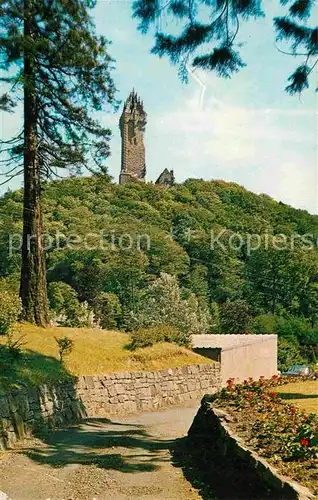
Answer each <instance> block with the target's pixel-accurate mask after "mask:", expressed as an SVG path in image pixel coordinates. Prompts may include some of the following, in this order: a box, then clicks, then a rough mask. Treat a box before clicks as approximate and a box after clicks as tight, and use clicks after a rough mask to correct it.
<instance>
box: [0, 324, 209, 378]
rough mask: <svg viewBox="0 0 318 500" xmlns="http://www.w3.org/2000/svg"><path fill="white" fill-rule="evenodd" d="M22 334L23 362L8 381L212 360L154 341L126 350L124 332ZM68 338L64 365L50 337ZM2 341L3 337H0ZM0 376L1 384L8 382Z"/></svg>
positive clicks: (27, 329)
mask: <svg viewBox="0 0 318 500" xmlns="http://www.w3.org/2000/svg"><path fill="white" fill-rule="evenodd" d="M19 335H24V339H23V340H24V342H25V343H26V344H25V346H24V348H23V351H24V359H23V361H19V362H17V363H15V365H14V367H12V370H10V375H9V379H8V381H9V382H10V383H15V382H18V381H22V382H25V383H27V384H33V385H36V384H41V383H46V382H49V381H57V380H63V379H65V378H67V377H69V376H70V375H75V376H76V375H102V374H104V373H109V372H116V371H142V370H159V369H165V368H170V367H175V366H183V365H190V364H205V363H213V361H211V360H209V359H207V358H205V357H203V356H200V355H198V354H195V353H193V352H192V351H189V350H187V349H184V348H181V347H179V346H177V345H174V344H156V345H154V346H153V347H146V348H143V349H137V350H135V351H130V350H129V349H128V348H127V346H128V344H129V341H130V337H129V335H128V334H127V333H122V332H115V331H105V330H98V329H88V328H57V327H49V328H45V329H44V328H39V327H36V326H33V325H28V324H25V325H20V326H19V333H17V334H16V336H19ZM65 336H67V337H69V338H70V339H72V340H73V341H74V348H73V351H72V352H71V353H70V354H69V355H67V356H66V357H65V363H64V366H62V365H61V364H60V363H59V361H58V347H57V343H56V341H55V339H54V337H65ZM0 343H5V337H0ZM1 378H2V387H3V385H4V384H5V385H6V384H8V382H7V381H4V379H3V377H1V374H0V382H1Z"/></svg>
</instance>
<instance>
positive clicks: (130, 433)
mask: <svg viewBox="0 0 318 500" xmlns="http://www.w3.org/2000/svg"><path fill="white" fill-rule="evenodd" d="M37 437H38V438H39V439H40V440H41V442H40V443H39V444H36V445H35V446H34V447H32V448H28V449H23V450H21V451H20V452H21V453H23V454H25V455H26V456H28V457H29V458H30V459H31V460H33V461H35V462H37V463H40V464H45V465H49V466H51V467H54V468H62V467H66V466H69V465H74V464H79V465H95V466H97V467H100V468H103V469H114V470H117V471H120V472H124V473H135V472H151V471H154V470H156V469H157V468H158V467H159V466H160V464H161V463H163V462H165V461H167V460H169V453H164V452H165V451H169V449H170V447H171V446H172V441H171V440H164V439H154V438H153V437H152V436H150V435H149V434H147V432H146V431H144V430H143V428H142V427H141V426H140V425H137V424H125V423H121V422H113V421H111V420H109V419H106V418H102V419H99V418H95V419H92V418H91V419H86V420H85V421H84V422H83V423H81V424H80V425H77V426H76V427H75V426H73V427H68V428H66V429H60V430H55V431H51V432H47V431H46V432H40V433H38V434H37Z"/></svg>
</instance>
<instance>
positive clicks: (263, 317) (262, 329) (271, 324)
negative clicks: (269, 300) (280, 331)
mask: <svg viewBox="0 0 318 500" xmlns="http://www.w3.org/2000/svg"><path fill="white" fill-rule="evenodd" d="M276 320H277V317H276V316H275V315H274V314H270V313H268V314H260V315H259V316H256V317H255V318H254V319H253V324H252V331H253V333H257V334H266V333H276Z"/></svg>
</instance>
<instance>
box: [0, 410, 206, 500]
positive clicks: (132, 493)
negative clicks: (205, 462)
mask: <svg viewBox="0 0 318 500" xmlns="http://www.w3.org/2000/svg"><path fill="white" fill-rule="evenodd" d="M198 406H199V403H198V402H197V403H196V404H193V406H192V407H190V408H180V409H172V410H166V411H160V412H156V413H145V414H142V415H138V416H134V417H129V418H113V419H112V420H107V419H91V420H88V421H86V422H85V424H82V425H80V426H79V427H74V428H72V429H67V430H59V431H55V432H51V433H50V434H48V435H46V436H42V440H41V441H40V440H30V441H27V442H26V444H25V445H24V447H21V448H20V449H19V450H15V452H14V453H13V452H7V453H5V454H4V457H3V459H2V460H0V491H2V492H5V493H6V494H7V495H8V497H9V498H10V499H11V500H94V499H95V500H106V499H107V500H128V499H134V498H136V499H138V500H162V499H164V500H197V499H200V498H202V497H201V496H200V495H199V493H198V492H197V491H196V490H194V489H193V487H192V486H191V484H190V483H189V482H188V481H187V480H186V479H185V478H184V477H183V474H182V470H181V469H179V468H178V467H175V466H174V465H173V464H172V461H171V455H170V452H169V449H170V448H171V446H172V445H173V442H174V440H175V439H177V438H179V437H182V436H184V435H185V434H186V433H187V431H188V429H189V427H190V424H191V422H192V420H193V417H194V415H195V413H196V411H197V408H198Z"/></svg>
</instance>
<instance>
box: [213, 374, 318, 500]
mask: <svg viewBox="0 0 318 500" xmlns="http://www.w3.org/2000/svg"><path fill="white" fill-rule="evenodd" d="M290 381H291V380H290V378H288V379H287V380H286V379H284V378H280V377H278V376H274V377H272V379H270V380H266V379H264V378H263V377H261V378H260V379H259V380H258V381H255V380H253V379H248V380H245V381H244V382H243V383H242V384H235V383H234V379H229V380H228V381H227V386H226V388H223V389H221V390H220V391H219V392H218V393H216V394H215V395H214V397H213V406H215V407H223V408H226V410H227V411H228V412H229V413H230V414H231V416H232V417H233V423H232V425H233V426H234V428H235V431H236V433H237V434H238V435H239V436H241V437H242V438H244V441H245V442H246V444H247V445H248V446H249V447H250V448H253V449H254V450H256V451H257V453H258V455H260V456H262V457H264V458H266V460H268V462H269V463H271V464H272V465H274V466H275V467H276V468H277V469H278V471H279V472H280V473H282V474H284V475H286V476H289V477H291V478H292V479H294V480H296V481H298V482H300V483H301V484H303V485H305V486H307V487H308V488H310V490H311V491H313V492H316V493H318V488H317V479H318V462H317V458H318V435H317V431H318V417H317V415H316V414H314V413H311V414H305V413H304V412H302V411H301V410H299V409H296V408H294V407H293V406H292V405H290V404H288V403H286V402H285V401H283V400H282V399H281V398H280V397H279V396H278V394H277V392H276V391H275V390H274V388H276V387H277V386H278V385H280V384H284V383H289V382H290Z"/></svg>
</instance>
